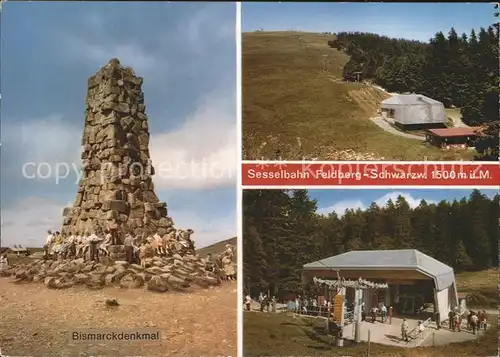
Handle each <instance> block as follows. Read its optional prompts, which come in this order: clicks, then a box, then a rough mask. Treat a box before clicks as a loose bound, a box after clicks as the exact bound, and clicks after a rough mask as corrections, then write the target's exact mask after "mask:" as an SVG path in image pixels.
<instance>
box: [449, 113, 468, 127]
mask: <svg viewBox="0 0 500 357" xmlns="http://www.w3.org/2000/svg"><path fill="white" fill-rule="evenodd" d="M447 115H448V118H450V119H451V121H452V122H453V127H454V128H469V126H468V125H467V124H465V123H464V122H463V121H462V118H461V116H460V115H455V114H451V113H447Z"/></svg>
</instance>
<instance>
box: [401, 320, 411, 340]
mask: <svg viewBox="0 0 500 357" xmlns="http://www.w3.org/2000/svg"><path fill="white" fill-rule="evenodd" d="M401 340H403V341H405V342H408V341H409V337H408V321H406V319H405V318H403V322H402V323H401Z"/></svg>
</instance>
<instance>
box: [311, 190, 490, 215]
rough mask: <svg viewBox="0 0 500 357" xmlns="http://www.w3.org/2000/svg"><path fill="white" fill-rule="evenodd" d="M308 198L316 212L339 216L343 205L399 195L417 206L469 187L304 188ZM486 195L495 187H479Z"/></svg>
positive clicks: (357, 205) (465, 193)
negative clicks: (312, 201)
mask: <svg viewBox="0 0 500 357" xmlns="http://www.w3.org/2000/svg"><path fill="white" fill-rule="evenodd" d="M308 192H309V198H311V199H316V200H317V201H318V204H317V206H318V210H317V212H318V213H320V214H325V215H326V214H329V213H332V212H335V213H337V215H339V216H342V215H343V214H344V213H345V211H346V210H347V209H353V210H357V209H361V210H365V209H367V208H368V207H369V206H370V205H371V204H372V203H373V202H375V203H376V204H377V205H379V206H384V205H385V204H386V203H387V202H388V201H389V200H392V201H393V202H395V201H396V199H397V198H398V196H403V197H404V198H405V199H406V201H407V202H408V204H409V205H410V207H411V208H415V207H417V206H418V205H419V204H420V202H421V201H422V200H425V201H426V202H427V203H428V204H431V203H438V202H440V201H443V200H445V201H453V200H455V199H456V200H460V199H462V198H464V197H469V196H470V194H471V193H472V190H466V189H460V190H459V189H445V188H442V189H417V190H381V189H378V190H352V189H346V190H308ZM481 192H482V193H483V194H485V195H486V196H488V197H490V198H491V197H493V196H494V195H495V194H497V193H498V190H481Z"/></svg>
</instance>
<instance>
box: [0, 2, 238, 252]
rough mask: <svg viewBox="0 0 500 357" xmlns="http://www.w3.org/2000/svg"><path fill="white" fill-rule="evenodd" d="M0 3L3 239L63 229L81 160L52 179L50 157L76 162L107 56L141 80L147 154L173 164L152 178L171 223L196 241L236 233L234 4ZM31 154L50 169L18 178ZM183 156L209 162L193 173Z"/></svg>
mask: <svg viewBox="0 0 500 357" xmlns="http://www.w3.org/2000/svg"><path fill="white" fill-rule="evenodd" d="M2 12H3V15H2V63H1V92H2V107H1V114H2V127H1V139H2V152H1V159H2V162H1V179H2V186H1V195H2V241H3V242H2V244H3V245H10V244H14V243H21V244H30V245H31V244H41V242H42V241H43V239H44V236H45V231H46V229H48V228H52V229H57V228H59V227H60V223H61V212H62V208H63V207H65V206H67V205H70V204H71V202H72V201H73V200H74V198H75V195H76V189H77V186H76V184H75V183H76V182H77V174H76V173H75V172H77V170H72V171H74V172H72V173H71V174H69V175H68V177H66V178H64V179H62V180H59V182H58V181H57V177H55V176H56V174H55V167H56V166H57V163H67V164H69V166H70V167H73V166H74V167H75V168H78V167H79V166H80V152H81V146H80V142H81V136H82V130H83V124H84V120H85V116H84V110H85V96H86V86H87V79H88V77H90V76H91V75H93V74H94V73H95V72H96V71H98V70H99V68H100V67H102V66H104V65H105V64H106V63H107V62H108V61H109V60H110V59H111V58H114V57H117V58H119V59H120V61H121V63H122V65H124V66H130V67H132V68H133V69H134V70H135V72H136V74H137V75H138V76H141V77H143V78H144V84H143V91H144V94H145V104H146V113H147V114H148V117H149V128H150V132H151V144H150V150H151V156H152V160H153V164H154V165H155V166H156V167H157V168H158V167H165V165H171V166H172V165H177V167H178V173H177V174H176V175H172V174H170V175H167V174H165V173H161V172H160V173H159V174H157V176H156V177H155V178H154V182H155V187H156V193H157V195H158V196H159V197H160V199H161V200H162V201H165V202H167V205H168V207H169V214H170V216H171V217H172V218H173V220H174V222H175V223H176V226H177V227H179V228H192V229H193V230H194V231H195V234H194V235H193V238H194V239H195V241H196V243H197V246H199V247H201V246H205V245H208V244H211V243H214V242H216V241H219V240H223V239H227V238H229V237H232V236H235V235H236V213H235V210H236V174H235V169H236V159H237V156H236V155H237V152H236V147H237V143H236V128H235V126H236V99H235V93H236V43H235V41H236V40H235V39H236V34H235V28H236V27H235V26H236V5H235V4H234V3H215V4H214V3H194V4H190V3H170V4H169V3H140V2H135V3H123V2H122V3H119V2H113V3H103V2H102V3H99V2H73V3H70V2H65V3H64V2H52V3H37V2H31V3H27V2H25V3H23V2H8V3H5V4H3V10H2ZM27 162H33V163H36V164H37V165H38V167H40V163H46V166H47V167H50V168H51V176H50V177H48V178H46V179H41V178H40V177H38V178H36V179H27V178H25V177H24V175H23V173H22V167H23V165H24V164H25V163H27ZM190 162H193V163H194V166H195V167H196V168H198V169H199V168H201V165H202V164H203V163H206V166H205V167H206V168H212V169H213V170H212V171H211V172H209V171H206V172H205V173H204V174H203V173H201V174H191V173H189V172H188V171H187V163H190ZM182 164H186V165H184V166H179V165H182ZM192 166H193V165H191V167H192ZM28 173H30V172H28ZM42 174H43V173H42ZM167 176H168V177H167Z"/></svg>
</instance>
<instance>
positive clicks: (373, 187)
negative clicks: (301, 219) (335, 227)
mask: <svg viewBox="0 0 500 357" xmlns="http://www.w3.org/2000/svg"><path fill="white" fill-rule="evenodd" d="M241 188H242V189H243V190H265V189H269V190H272V189H275V190H304V189H305V190H343V189H347V190H378V189H380V190H394V191H397V190H399V189H403V190H413V189H420V190H423V189H429V190H436V189H439V190H473V189H480V190H498V185H497V186H477V185H474V186H473V185H469V186H451V185H446V186H443V185H441V186H425V185H404V186H403V185H401V186H399V185H391V186H387V185H384V186H382V185H380V186H377V185H368V186H361V185H360V186H345V185H331V186H323V185H321V186H320V185H317V186H315V185H306V186H299V185H292V186H288V185H287V186H284V185H274V186H273V185H264V186H257V185H256V186H251V185H250V186H248V185H247V186H241Z"/></svg>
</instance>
